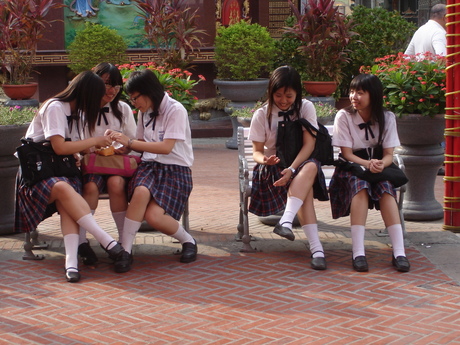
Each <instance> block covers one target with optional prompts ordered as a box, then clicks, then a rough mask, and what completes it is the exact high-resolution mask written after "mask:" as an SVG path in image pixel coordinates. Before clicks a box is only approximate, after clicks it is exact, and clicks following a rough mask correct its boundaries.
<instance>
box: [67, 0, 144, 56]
mask: <svg viewBox="0 0 460 345" xmlns="http://www.w3.org/2000/svg"><path fill="white" fill-rule="evenodd" d="M64 3H65V4H66V5H68V7H66V8H64V18H65V19H64V20H65V25H64V26H65V46H66V48H67V47H68V45H69V44H70V42H72V41H73V39H74V38H75V34H76V32H77V31H78V30H81V29H82V28H83V27H84V25H85V22H87V21H89V22H92V23H95V24H101V25H104V26H107V27H109V28H111V29H115V30H117V32H118V33H119V34H120V35H121V36H122V37H123V38H124V39H125V40H126V42H127V44H128V47H129V48H149V45H148V43H147V42H146V41H145V39H144V28H143V23H142V21H141V19H140V17H139V16H138V15H137V13H138V11H139V9H138V8H137V6H136V4H135V2H133V1H130V0H65V1H64Z"/></svg>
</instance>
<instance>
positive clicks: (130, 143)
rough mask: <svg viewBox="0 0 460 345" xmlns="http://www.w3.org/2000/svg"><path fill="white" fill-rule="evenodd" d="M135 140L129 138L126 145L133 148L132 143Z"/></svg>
mask: <svg viewBox="0 0 460 345" xmlns="http://www.w3.org/2000/svg"><path fill="white" fill-rule="evenodd" d="M133 141H134V139H129V140H128V145H126V147H127V148H128V149H130V150H131V145H132V143H133Z"/></svg>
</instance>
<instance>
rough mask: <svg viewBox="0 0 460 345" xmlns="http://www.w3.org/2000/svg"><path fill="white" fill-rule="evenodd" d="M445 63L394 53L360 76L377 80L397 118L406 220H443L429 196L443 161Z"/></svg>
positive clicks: (439, 58) (439, 208)
mask: <svg viewBox="0 0 460 345" xmlns="http://www.w3.org/2000/svg"><path fill="white" fill-rule="evenodd" d="M445 67H446V59H445V58H444V57H440V56H432V55H429V54H425V55H424V56H421V55H416V56H409V55H404V54H403V53H399V54H398V55H388V56H385V57H383V58H378V59H376V64H375V65H373V66H369V67H362V68H361V71H362V72H365V73H372V74H375V75H377V76H378V77H379V78H380V80H381V81H382V84H383V88H384V104H385V106H386V107H387V108H388V109H389V110H391V111H393V112H394V113H395V114H396V115H397V119H396V121H397V125H398V135H399V139H400V141H401V147H398V148H397V149H396V151H395V152H396V153H399V154H400V156H401V157H402V158H403V160H404V164H405V166H406V175H407V177H408V178H409V183H408V185H407V192H406V196H405V198H404V205H403V214H404V218H405V219H407V220H434V219H440V218H442V217H443V208H442V206H441V205H440V204H439V203H438V202H437V201H436V199H435V197H434V184H435V180H436V176H437V172H438V170H439V168H440V167H441V165H442V163H443V161H444V149H443V147H442V146H441V143H442V142H443V141H444V128H445V119H444V111H445V106H446V96H445V82H446V74H445Z"/></svg>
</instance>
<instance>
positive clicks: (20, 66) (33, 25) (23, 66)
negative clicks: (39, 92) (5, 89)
mask: <svg viewBox="0 0 460 345" xmlns="http://www.w3.org/2000/svg"><path fill="white" fill-rule="evenodd" d="M62 6H63V5H62V4H60V3H58V2H57V1H54V0H14V1H0V66H1V67H3V71H4V72H5V74H4V79H5V80H4V83H5V84H14V85H20V84H26V83H27V82H28V81H29V80H30V78H31V74H32V72H33V61H34V59H35V55H36V50H37V43H38V42H39V41H40V40H41V39H43V34H44V32H45V31H46V30H47V29H48V28H49V27H50V26H51V24H52V23H53V22H54V21H55V20H48V19H46V18H45V17H46V16H47V15H48V13H49V11H50V10H51V9H54V8H59V7H62Z"/></svg>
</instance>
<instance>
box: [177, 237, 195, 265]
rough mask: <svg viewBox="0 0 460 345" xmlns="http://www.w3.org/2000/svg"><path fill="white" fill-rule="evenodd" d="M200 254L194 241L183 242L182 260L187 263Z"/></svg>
mask: <svg viewBox="0 0 460 345" xmlns="http://www.w3.org/2000/svg"><path fill="white" fill-rule="evenodd" d="M197 254H198V246H197V245H196V241H195V243H192V242H185V243H184V244H182V255H181V256H180V262H183V263H185V264H187V263H189V262H193V261H195V260H196V256H197Z"/></svg>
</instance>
